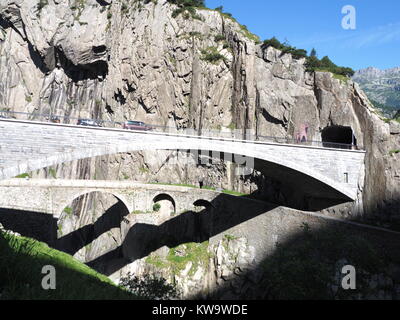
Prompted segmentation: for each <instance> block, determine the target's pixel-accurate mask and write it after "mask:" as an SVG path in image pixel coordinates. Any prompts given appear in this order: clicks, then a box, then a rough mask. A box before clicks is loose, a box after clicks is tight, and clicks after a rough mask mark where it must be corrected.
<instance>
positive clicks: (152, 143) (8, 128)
mask: <svg viewBox="0 0 400 320" xmlns="http://www.w3.org/2000/svg"><path fill="white" fill-rule="evenodd" d="M140 150H181V151H184V150H201V151H207V152H212V153H213V157H218V156H219V157H222V155H227V154H231V155H235V156H244V158H245V159H247V160H246V161H245V162H244V166H247V167H251V169H255V170H257V171H260V172H262V173H264V174H265V175H267V176H270V177H272V178H275V179H278V180H279V181H282V182H284V183H286V184H287V185H290V186H291V187H292V188H293V193H297V192H302V193H303V194H304V195H306V196H308V197H310V198H323V199H335V200H340V201H342V202H346V201H351V200H355V199H356V197H357V192H358V190H359V188H362V186H363V182H364V158H365V152H364V151H358V150H343V149H332V148H323V147H315V146H304V145H293V144H278V143H272V142H260V141H249V140H235V139H223V138H215V137H204V136H188V135H181V134H173V133H161V132H140V131H127V130H121V129H110V128H92V127H82V126H74V125H66V124H52V123H43V122H32V121H21V120H11V119H0V180H1V179H7V178H12V177H15V176H17V175H19V174H21V173H26V172H31V171H34V170H37V169H41V168H45V167H49V166H52V165H57V164H61V163H64V162H69V161H73V160H79V159H84V158H91V157H95V156H102V155H108V154H116V153H124V152H133V151H140ZM235 158H236V157H235ZM239 158H240V157H239ZM240 159H243V158H240ZM242 164H243V163H242Z"/></svg>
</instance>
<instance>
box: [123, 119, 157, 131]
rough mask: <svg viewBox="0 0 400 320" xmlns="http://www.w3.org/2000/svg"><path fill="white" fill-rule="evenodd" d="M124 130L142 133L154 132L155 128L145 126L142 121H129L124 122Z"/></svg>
mask: <svg viewBox="0 0 400 320" xmlns="http://www.w3.org/2000/svg"><path fill="white" fill-rule="evenodd" d="M122 128H123V129H127V130H141V131H152V130H154V128H153V127H151V126H149V125H147V124H145V123H144V122H141V121H134V120H128V121H126V122H124V124H123V125H122Z"/></svg>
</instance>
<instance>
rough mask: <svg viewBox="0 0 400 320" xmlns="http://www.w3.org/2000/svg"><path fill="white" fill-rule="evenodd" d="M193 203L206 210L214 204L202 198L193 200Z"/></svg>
mask: <svg viewBox="0 0 400 320" xmlns="http://www.w3.org/2000/svg"><path fill="white" fill-rule="evenodd" d="M193 205H194V206H195V207H202V208H205V209H207V210H208V209H212V208H214V205H213V204H212V203H211V202H210V201H208V200H204V199H199V200H196V201H195V202H193Z"/></svg>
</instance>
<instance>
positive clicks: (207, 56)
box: [201, 47, 226, 64]
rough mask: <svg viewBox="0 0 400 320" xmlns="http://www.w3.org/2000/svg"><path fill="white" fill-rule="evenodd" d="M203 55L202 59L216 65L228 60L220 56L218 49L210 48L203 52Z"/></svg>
mask: <svg viewBox="0 0 400 320" xmlns="http://www.w3.org/2000/svg"><path fill="white" fill-rule="evenodd" d="M201 54H202V55H203V56H202V57H201V59H202V60H204V61H208V62H210V63H214V64H216V63H217V62H219V61H220V60H223V61H225V60H226V58H225V56H224V55H222V54H220V53H219V52H218V49H217V48H216V47H209V48H207V49H204V50H201Z"/></svg>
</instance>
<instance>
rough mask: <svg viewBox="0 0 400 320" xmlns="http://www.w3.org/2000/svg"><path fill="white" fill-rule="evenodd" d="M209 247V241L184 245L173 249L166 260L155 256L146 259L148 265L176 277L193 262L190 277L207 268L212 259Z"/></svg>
mask: <svg viewBox="0 0 400 320" xmlns="http://www.w3.org/2000/svg"><path fill="white" fill-rule="evenodd" d="M208 246H209V242H208V241H205V242H203V243H186V244H182V245H180V246H178V247H176V248H171V249H170V250H169V252H168V256H167V257H166V258H162V257H160V256H158V255H154V254H153V255H150V256H149V257H147V258H146V263H148V264H151V265H153V266H155V267H157V268H159V269H168V270H170V271H171V272H172V274H174V275H175V274H179V273H180V272H181V271H183V270H185V268H186V266H187V265H188V263H189V262H191V263H192V266H191V268H190V270H189V273H188V275H189V276H192V275H194V274H195V273H196V271H197V270H198V268H199V267H200V266H203V267H204V268H207V266H208V263H209V259H210V252H209V251H208Z"/></svg>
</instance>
